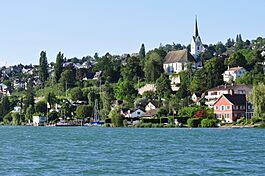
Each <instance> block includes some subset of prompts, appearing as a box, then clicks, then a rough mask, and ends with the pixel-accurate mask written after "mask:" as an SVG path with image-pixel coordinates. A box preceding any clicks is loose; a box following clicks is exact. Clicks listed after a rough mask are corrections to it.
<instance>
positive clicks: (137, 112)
mask: <svg viewBox="0 0 265 176" xmlns="http://www.w3.org/2000/svg"><path fill="white" fill-rule="evenodd" d="M143 114H144V111H143V110H141V109H134V110H128V111H127V112H126V113H125V117H127V118H136V117H141V116H142V115H143Z"/></svg>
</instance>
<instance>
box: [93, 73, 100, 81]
mask: <svg viewBox="0 0 265 176" xmlns="http://www.w3.org/2000/svg"><path fill="white" fill-rule="evenodd" d="M101 74H102V71H98V72H96V74H95V75H94V78H93V80H99V79H100V77H101Z"/></svg>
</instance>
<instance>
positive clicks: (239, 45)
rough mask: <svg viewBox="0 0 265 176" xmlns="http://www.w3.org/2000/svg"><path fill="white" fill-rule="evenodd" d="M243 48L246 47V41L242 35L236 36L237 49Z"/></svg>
mask: <svg viewBox="0 0 265 176" xmlns="http://www.w3.org/2000/svg"><path fill="white" fill-rule="evenodd" d="M243 47H244V41H243V40H242V37H241V34H238V35H237V36H236V43H235V48H236V49H237V50H239V49H243Z"/></svg>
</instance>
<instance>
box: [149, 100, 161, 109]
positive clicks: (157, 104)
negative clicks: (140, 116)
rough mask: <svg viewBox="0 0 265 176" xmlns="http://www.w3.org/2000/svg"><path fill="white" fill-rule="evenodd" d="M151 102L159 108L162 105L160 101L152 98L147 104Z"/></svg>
mask: <svg viewBox="0 0 265 176" xmlns="http://www.w3.org/2000/svg"><path fill="white" fill-rule="evenodd" d="M149 103H152V104H153V105H154V106H155V107H156V108H158V107H159V105H160V103H159V102H158V101H155V100H151V101H149V102H148V103H147V104H149Z"/></svg>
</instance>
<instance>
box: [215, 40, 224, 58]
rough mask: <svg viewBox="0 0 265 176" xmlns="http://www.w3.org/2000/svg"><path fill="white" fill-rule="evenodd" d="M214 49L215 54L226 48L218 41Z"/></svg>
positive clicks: (222, 51)
mask: <svg viewBox="0 0 265 176" xmlns="http://www.w3.org/2000/svg"><path fill="white" fill-rule="evenodd" d="M215 50H216V54H217V55H220V54H222V53H224V52H225V51H226V48H225V46H224V45H223V43H222V42H218V43H217V44H216V46H215Z"/></svg>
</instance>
